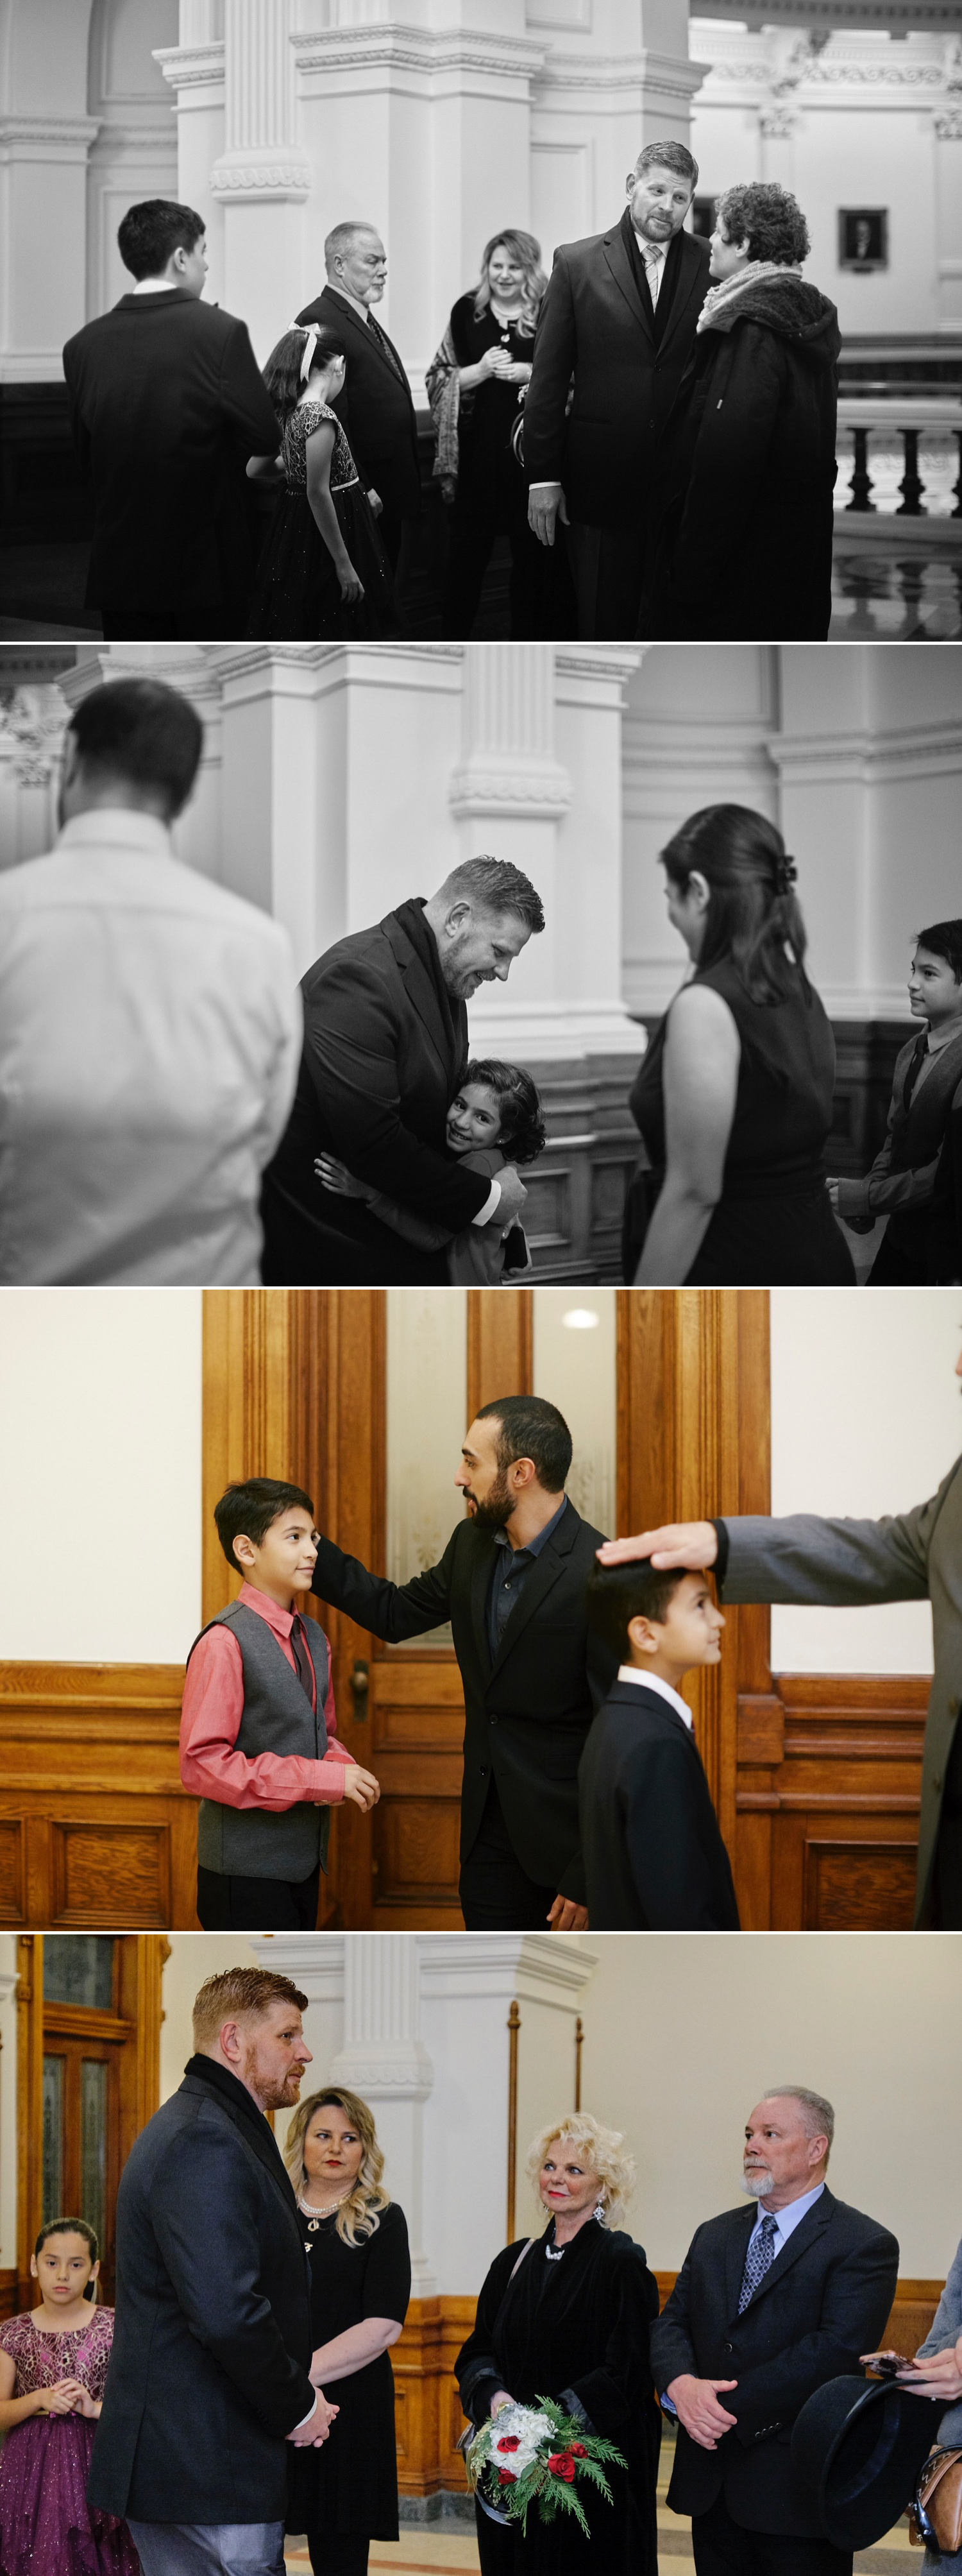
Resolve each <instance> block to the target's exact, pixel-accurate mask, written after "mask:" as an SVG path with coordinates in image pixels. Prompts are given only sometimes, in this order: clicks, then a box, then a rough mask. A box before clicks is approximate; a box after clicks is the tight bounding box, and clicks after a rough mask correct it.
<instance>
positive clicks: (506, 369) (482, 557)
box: [427, 229, 547, 643]
mask: <svg viewBox="0 0 962 2576" xmlns="http://www.w3.org/2000/svg"><path fill="white" fill-rule="evenodd" d="M546 285H547V279H546V277H545V275H544V271H543V269H542V266H541V244H540V242H536V241H535V238H534V235H533V233H523V232H518V231H516V230H513V229H512V230H510V231H508V232H501V233H496V234H495V235H494V238H493V240H491V241H489V242H486V243H485V247H484V251H483V253H482V258H481V275H480V279H479V281H478V284H477V286H476V287H474V288H469V290H468V293H467V294H466V295H461V296H459V297H458V301H457V303H456V304H455V306H454V308H453V311H452V313H451V319H450V321H449V323H448V327H447V330H446V332H445V334H444V338H443V340H442V342H441V346H440V348H439V349H438V351H437V352H436V355H435V356H434V357H433V358H432V360H431V364H430V366H429V368H428V371H427V389H428V401H429V403H430V405H431V411H432V415H433V418H434V423H435V427H436V430H437V454H436V457H435V464H434V471H435V475H436V477H437V479H438V481H439V482H440V485H441V490H442V493H443V496H444V499H445V500H446V501H450V503H451V505H452V507H451V528H450V545H449V549H448V568H447V577H446V581H445V591H444V633H445V635H447V636H452V637H463V636H467V635H470V633H471V629H472V626H473V625H474V621H475V618H476V616H477V612H478V604H479V601H480V598H481V585H482V582H483V580H484V575H485V571H486V568H487V565H488V563H489V561H490V558H491V552H492V548H493V546H494V541H495V538H496V536H498V535H499V534H501V535H505V536H507V539H508V542H509V545H510V547H511V591H510V598H511V641H512V643H517V642H519V641H522V642H523V641H525V640H530V639H531V638H532V637H534V638H537V637H538V636H540V635H541V633H542V628H543V620H544V601H545V571H544V550H543V548H542V547H541V546H539V544H538V540H537V538H536V537H535V536H533V535H532V532H531V529H530V528H529V526H528V493H527V485H526V481H525V476H524V472H523V469H522V466H521V464H520V463H519V460H518V455H517V450H516V444H515V441H514V439H513V435H512V434H513V432H514V431H515V429H516V428H517V425H518V423H519V421H520V418H521V406H522V404H523V402H524V397H525V392H526V389H527V386H528V382H529V379H530V376H531V361H532V358H533V355H534V335H535V330H536V327H537V322H538V316H539V313H540V311H541V306H542V302H543V299H544V292H545V287H546Z"/></svg>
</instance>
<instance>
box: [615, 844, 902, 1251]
mask: <svg viewBox="0 0 962 2576" xmlns="http://www.w3.org/2000/svg"><path fill="white" fill-rule="evenodd" d="M661 863H662V866H663V867H664V870H665V875H666V878H667V895H668V915H669V919H670V920H671V921H672V922H673V923H674V926H675V929H676V930H679V931H680V932H681V936H682V938H683V940H684V942H685V946H686V948H687V950H688V954H689V956H690V957H691V958H692V960H693V962H694V970H695V971H694V974H693V975H692V978H691V981H690V982H689V983H687V984H685V985H683V987H682V990H681V992H680V993H678V994H676V996H675V1000H674V1001H673V1002H672V1004H671V1006H670V1009H669V1010H668V1011H667V1012H666V1014H665V1017H664V1019H663V1020H662V1022H661V1024H660V1027H659V1028H657V1029H656V1030H655V1034H654V1036H653V1038H652V1041H651V1044H650V1046H649V1048H648V1052H647V1054H646V1056H645V1057H644V1060H643V1062H642V1066H641V1070H640V1072H639V1074H638V1077H637V1080H636V1082H635V1086H634V1089H633V1091H632V1094H631V1110H632V1115H633V1117H634V1119H635V1121H636V1123H637V1125H638V1126H639V1127H640V1129H641V1135H642V1141H643V1144H644V1147H645V1157H644V1168H643V1169H642V1170H639V1172H638V1173H637V1174H636V1176H635V1179H634V1181H633V1183H632V1186H631V1190H630V1192H629V1200H628V1207H627V1210H626V1224H625V1277H626V1278H627V1279H629V1280H631V1279H632V1278H634V1279H635V1280H636V1282H637V1284H638V1285H639V1286H641V1287H646V1288H648V1287H652V1288H654V1287H658V1288H667V1287H672V1288H677V1287H682V1286H689V1287H700V1288H767V1287H796V1286H798V1287H808V1286H815V1287H852V1286H854V1282H855V1272H854V1269H853V1266H852V1260H851V1255H850V1253H849V1250H848V1246H847V1244H846V1242H845V1240H844V1237H843V1236H842V1234H841V1233H840V1231H839V1228H838V1226H837V1225H836V1224H835V1220H834V1217H833V1215H832V1210H831V1207H830V1205H829V1200H828V1194H827V1190H826V1178H825V1165H824V1155H825V1147H826V1144H827V1141H828V1136H829V1131H830V1128H831V1124H832V1098H833V1091H834V1085H835V1041H834V1038H833V1036H832V1030H831V1026H830V1023H829V1021H828V1019H827V1017H826V1014H825V1011H824V1010H823V1007H822V1004H821V1002H820V1001H819V997H818V994H817V993H816V992H815V991H814V989H813V987H812V985H811V984H810V983H809V980H808V977H807V975H806V973H805V965H804V958H805V945H806V941H805V924H804V922H803V920H802V915H801V911H800V909H799V905H798V902H797V899H796V896H795V893H794V885H795V875H796V870H795V864H794V861H793V860H792V859H789V858H787V857H786V855H785V844H784V842H783V840H782V836H781V833H780V832H778V831H776V829H775V826H774V824H773V823H769V822H767V821H766V819H765V817H764V815H762V814H754V813H752V812H751V811H750V810H749V809H748V808H747V807H746V806H744V805H706V806H705V807H704V808H703V810H702V812H701V813H699V814H693V815H692V816H691V817H690V820H689V821H688V822H687V823H683V824H682V827H681V830H680V832H676V833H675V836H674V839H673V840H671V841H669V843H668V846H667V848H666V849H664V850H663V851H662V853H661ZM639 1254H640V1260H639Z"/></svg>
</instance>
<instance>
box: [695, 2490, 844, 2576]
mask: <svg viewBox="0 0 962 2576" xmlns="http://www.w3.org/2000/svg"><path fill="white" fill-rule="evenodd" d="M691 2534H692V2540H693V2542H694V2549H695V2570H696V2576H852V2553H851V2550H848V2551H846V2550H844V2549H833V2547H832V2543H831V2541H830V2540H796V2539H794V2538H793V2537H792V2536H791V2535H790V2534H786V2533H784V2532H780V2531H743V2529H742V2526H741V2524H740V2523H738V2522H733V2521H732V2517H731V2514H730V2513H729V2510H728V2506H727V2504H726V2503H725V2499H724V2496H719V2497H718V2500H717V2502H716V2503H715V2504H713V2505H712V2506H711V2508H710V2510H709V2512H708V2513H696V2514H695V2516H694V2518H693V2521H692V2526H691Z"/></svg>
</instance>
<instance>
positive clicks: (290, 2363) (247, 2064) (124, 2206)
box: [88, 1968, 337, 2576]
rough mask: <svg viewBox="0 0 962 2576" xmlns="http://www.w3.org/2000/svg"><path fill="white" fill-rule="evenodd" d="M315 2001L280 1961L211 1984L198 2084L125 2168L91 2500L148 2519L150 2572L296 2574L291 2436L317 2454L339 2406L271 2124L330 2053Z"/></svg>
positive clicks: (162, 2113)
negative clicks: (290, 2524)
mask: <svg viewBox="0 0 962 2576" xmlns="http://www.w3.org/2000/svg"><path fill="white" fill-rule="evenodd" d="M306 2003H307V1997H306V1995H302V1994H299V1993H298V1990H297V1987H296V1986H294V1985H292V1984H291V1982H290V1979H289V1978H288V1977H282V1976H275V1975H273V1974H272V1973H270V1972H269V1971H268V1970H266V1969H263V1968H228V1969H226V1970H225V1971H224V1972H223V1974H222V1975H220V1976H216V1977H210V1978H208V1981H207V1984H206V1985H204V1986H202V1987H201V1990H200V1993H199V1995H198V1996H197V1999H196V2002H195V2004H194V2049H195V2054H194V2056H193V2057H192V2058H191V2059H190V2061H189V2063H188V2066H187V2069H186V2072H185V2075H184V2081H183V2083H182V2084H181V2085H180V2087H179V2089H178V2091H177V2092H176V2093H174V2094H172V2095H171V2098H170V2100H169V2101H167V2102H165V2103H163V2105H162V2107H161V2109H160V2110H159V2111H156V2112H155V2113H154V2117H153V2119H152V2120H148V2122H147V2126H146V2128H145V2129H142V2130H141V2133H140V2136H139V2138H138V2139H137V2140H136V2142H135V2144H134V2146H133V2148H132V2149H131V2152H130V2155H129V2156H128V2159H127V2163H126V2164H125V2166H124V2170H123V2175H122V2177H121V2183H120V2190H119V2192H118V2195H117V2296H116V2318H115V2327H114V2341H113V2351H112V2353H111V2359H110V2370H109V2373H108V2377H107V2390H106V2395H105V2397H104V2402H103V2411H102V2413H101V2417H100V2422H99V2424H98V2426H97V2432H96V2437H95V2440H94V2448H93V2458H92V2462H91V2468H90V2479H89V2484H88V2496H89V2500H90V2503H91V2504H92V2505H95V2506H97V2507H98V2508H99V2509H100V2511H101V2512H104V2513H113V2514H118V2515H120V2516H122V2517H123V2519H124V2520H125V2521H126V2522H127V2523H128V2524H129V2527H130V2530H131V2533H132V2535H133V2539H134V2545H135V2547H136V2549H137V2551H138V2554H139V2557H140V2564H141V2567H142V2570H143V2576H218V2571H220V2576H227V2571H231V2576H234V2571H236V2576H283V2569H284V2512H285V2506H286V2502H287V2470H288V2453H287V2451H286V2449H285V2443H287V2442H293V2443H294V2444H295V2445H297V2446H304V2445H307V2444H310V2445H312V2446H314V2447H316V2446H317V2445H318V2444H319V2443H321V2442H323V2441H325V2440H326V2438H327V2434H328V2431H329V2429H330V2425H331V2423H332V2421H333V2419H334V2417H335V2416H336V2414H337V2408H336V2406H329V2405H328V2403H327V2401H326V2399H325V2398H324V2396H323V2395H322V2394H321V2392H320V2390H318V2389H316V2388H315V2387H314V2386H313V2385H312V2382H311V2379H310V2376H309V2372H310V2364H311V2349H312V2341H311V2317H310V2288H309V2282H308V2274H307V2266H306V2262H305V2257H304V2247H303V2242H302V2238H301V2230H300V2222H299V2219H298V2214H297V2199H296V2195H295V2192H294V2190H293V2187H292V2185H291V2183H290V2181H289V2179H288V2176H287V2173H286V2172H285V2169H284V2165H283V2163H282V2161H281V2155H280V2150H279V2148H278V2147H277V2146H276V2145H275V2142H274V2138H273V2136H272V2133H271V2129H270V2126H269V2123H268V2120H267V2118H266V2117H265V2114H266V2113H267V2112H269V2111H275V2110H278V2111H279V2110H283V2109H287V2108H290V2107H291V2106H292V2105H293V2104H294V2103H295V2102H296V2101H297V2098H298V2093H299V2091H300V2085H301V2077H302V2075H303V2071H304V2068H305V2066H309V2065H310V2063H311V2052H310V2049H309V2048H307V2047H306V2046H305V2042H304V2038H303V2033H302V2029H301V2014H302V2012H303V2011H304V2008H305V2005H306ZM174 2514H176V2515H177V2517H178V2519H177V2521H176V2522H175V2521H174V2520H173V2518H172V2517H173V2515H174Z"/></svg>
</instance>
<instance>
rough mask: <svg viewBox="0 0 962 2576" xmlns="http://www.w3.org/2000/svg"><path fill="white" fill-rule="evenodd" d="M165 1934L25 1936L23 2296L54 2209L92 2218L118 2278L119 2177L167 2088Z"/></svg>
mask: <svg viewBox="0 0 962 2576" xmlns="http://www.w3.org/2000/svg"><path fill="white" fill-rule="evenodd" d="M169 1946H170V1945H169V1943H168V1942H167V1941H165V1940H162V1939H159V1938H158V1937H157V1935H156V1934H146V1935H145V1934H142V1933H141V1934H137V1933H134V1934H126V1935H123V1936H121V1937H120V1938H117V1939H111V1938H110V1937H109V1935H106V1934H92V1935H91V1934H87V1935H69V1936H68V1935H58V1934H48V1935H47V1936H46V1937H44V1936H43V1935H41V1934H39V1933H37V1934H33V1933H26V1934H23V1935H22V1936H21V1938H20V1940H19V1942H18V1944H17V1952H18V1956H17V1967H18V1977H17V2024H18V2035H17V2104H18V2109H17V2268H18V2298H19V2304H20V2306H21V2307H25V2306H26V2307H29V2306H30V2305H31V2304H32V2302H33V2299H34V2296H35V2291H34V2286H33V2283H32V2282H31V2279H30V2255H31V2253H32V2250H33V2245H34V2240H35V2238H36V2235H37V2232H38V2229H39V2228H40V2226H41V2224H42V2223H43V2221H44V2220H46V2219H48V2218H59V2217H71V2218H85V2219H86V2220H87V2223H88V2226H91V2227H93V2228H94V2229H95V2230H96V2233H97V2236H98V2238H99V2240H100V2249H101V2287H100V2294H99V2295H100V2297H101V2299H102V2300H104V2301H106V2303H107V2304H108V2305H109V2304H110V2303H111V2302H112V2299H113V2288H114V2245H115V2208H116V2199H117V2186H118V2183H119V2181H120V2176H121V2173H122V2171H123V2166H124V2162H125V2159H126V2157H127V2156H128V2155H129V2152H130V2149H131V2147H132V2145H133V2142H134V2139H135V2138H136V2137H137V2136H138V2134H139V2131H140V2130H141V2129H142V2128H143V2126H144V2122H145V2121H146V2120H149V2118H150V2116H151V2113H152V2112H154V2111H155V2110H156V2108H157V2103H158V2100H159V2096H160V2020H161V2012H160V1984H161V1975H162V1971H163V1965H164V1961H165V1959H166V1958H167V1956H168V1952H169Z"/></svg>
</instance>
